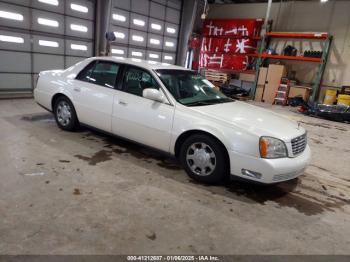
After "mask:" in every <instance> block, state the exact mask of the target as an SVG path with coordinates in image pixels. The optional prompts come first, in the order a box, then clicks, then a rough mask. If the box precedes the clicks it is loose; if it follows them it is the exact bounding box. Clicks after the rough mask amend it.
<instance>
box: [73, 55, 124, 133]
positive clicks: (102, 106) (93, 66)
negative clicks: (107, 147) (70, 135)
mask: <svg viewBox="0 0 350 262" xmlns="http://www.w3.org/2000/svg"><path fill="white" fill-rule="evenodd" d="M119 69H120V65H119V64H116V63H114V62H110V61H103V60H101V61H94V62H92V63H90V64H89V65H88V66H87V67H86V68H85V69H83V70H82V71H81V72H80V73H79V74H78V76H77V78H76V79H75V80H74V81H73V91H72V93H73V100H74V106H75V109H76V111H77V115H78V118H79V121H80V122H82V123H84V124H87V125H90V126H93V127H96V128H99V129H101V130H104V131H107V132H111V131H112V127H111V125H112V111H113V96H114V94H115V92H116V91H115V89H114V86H115V84H116V80H117V77H118V73H119Z"/></svg>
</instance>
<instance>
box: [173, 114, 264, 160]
mask: <svg viewBox="0 0 350 262" xmlns="http://www.w3.org/2000/svg"><path fill="white" fill-rule="evenodd" d="M189 131H203V132H206V133H209V134H211V135H213V136H214V137H216V138H217V139H218V140H220V141H221V143H222V144H223V145H224V146H225V147H226V149H227V150H230V151H236V152H240V153H242V154H247V155H251V156H255V157H259V156H260V153H259V137H258V136H256V135H254V134H252V133H250V132H249V131H248V130H247V131H244V130H242V129H240V128H237V127H235V126H231V125H227V123H221V122H220V121H216V120H213V119H209V118H206V117H204V116H203V115H198V114H196V113H193V112H191V113H188V112H186V111H182V110H176V112H175V116H174V123H173V130H172V139H171V143H170V150H169V151H170V153H172V154H175V145H176V141H177V140H178V138H179V137H180V136H181V135H182V134H184V133H186V132H189Z"/></svg>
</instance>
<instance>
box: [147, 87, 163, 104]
mask: <svg viewBox="0 0 350 262" xmlns="http://www.w3.org/2000/svg"><path fill="white" fill-rule="evenodd" d="M142 96H143V97H144V98H148V99H151V100H154V101H157V102H164V100H165V98H164V95H163V94H162V93H161V92H160V91H159V90H158V89H155V88H146V89H144V90H143V91H142Z"/></svg>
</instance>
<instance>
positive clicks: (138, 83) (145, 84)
mask: <svg viewBox="0 0 350 262" xmlns="http://www.w3.org/2000/svg"><path fill="white" fill-rule="evenodd" d="M146 88H156V89H159V85H158V83H157V81H156V80H155V79H154V78H153V77H152V76H151V74H150V73H148V72H147V71H145V70H142V69H139V68H135V67H129V68H128V69H127V70H126V72H125V74H124V85H123V91H125V92H127V93H130V94H133V95H137V96H142V91H143V90H144V89H146Z"/></svg>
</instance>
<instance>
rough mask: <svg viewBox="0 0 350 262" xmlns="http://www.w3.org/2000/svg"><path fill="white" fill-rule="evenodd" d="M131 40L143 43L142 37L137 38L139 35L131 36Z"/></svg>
mask: <svg viewBox="0 0 350 262" xmlns="http://www.w3.org/2000/svg"><path fill="white" fill-rule="evenodd" d="M132 40H134V41H136V42H143V37H142V36H139V35H133V36H132Z"/></svg>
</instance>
